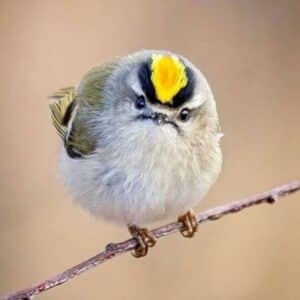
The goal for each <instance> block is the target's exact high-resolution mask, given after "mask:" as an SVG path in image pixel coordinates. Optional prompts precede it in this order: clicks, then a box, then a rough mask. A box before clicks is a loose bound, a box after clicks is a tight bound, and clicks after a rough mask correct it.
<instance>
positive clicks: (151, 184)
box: [49, 50, 223, 257]
mask: <svg viewBox="0 0 300 300" xmlns="http://www.w3.org/2000/svg"><path fill="white" fill-rule="evenodd" d="M49 106H50V111H51V117H52V122H53V124H54V127H55V128H56V131H57V133H58V135H59V136H60V138H61V140H62V147H61V148H62V149H61V152H60V155H59V169H60V173H61V175H62V180H63V182H64V185H65V186H66V188H67V189H68V190H69V191H70V193H71V195H72V198H74V201H75V202H77V203H79V204H80V205H81V206H82V207H83V208H85V209H86V210H88V211H89V212H90V213H91V214H92V215H94V216H96V217H99V218H102V219H104V220H107V221H110V222H114V223H117V224H119V225H121V226H127V227H128V230H129V233H130V234H131V236H132V237H134V238H135V239H136V241H137V246H136V248H135V249H134V250H133V252H132V254H133V256H135V257H144V256H145V255H147V253H148V249H149V247H153V246H154V245H155V244H156V237H155V236H154V234H153V233H152V232H151V231H150V230H148V228H147V226H148V224H149V223H152V222H155V221H160V220H163V219H165V218H173V217H174V218H175V217H177V220H178V221H179V222H181V223H182V226H181V229H179V230H180V232H181V234H182V235H183V236H184V237H187V238H191V237H193V236H194V234H195V233H196V231H197V225H198V224H197V219H196V216H195V213H194V211H193V208H194V207H195V205H196V204H198V202H199V201H200V200H201V199H202V198H204V196H205V195H206V194H207V192H208V191H209V189H210V187H211V186H212V185H213V184H214V183H215V181H216V179H217V177H218V176H219V173H220V171H221V167H222V151H221V147H220V139H221V137H222V136H223V133H222V130H221V126H220V122H219V117H218V113H217V108H216V101H215V99H214V95H213V93H212V90H211V88H210V85H209V83H208V81H207V79H206V77H205V76H204V75H203V73H202V72H201V71H200V70H199V69H198V68H197V67H196V66H195V65H194V64H193V63H192V62H190V61H189V60H188V59H187V58H186V57H184V56H182V55H179V54H176V53H174V52H171V51H168V50H140V51H137V52H135V53H132V54H128V55H126V56H122V57H117V58H114V59H112V60H111V61H109V62H107V63H104V64H101V65H98V66H95V67H93V68H91V69H90V70H89V71H88V72H87V73H86V74H85V75H84V76H83V78H82V79H81V80H80V81H79V84H78V85H77V86H75V87H74V86H69V87H66V88H62V89H60V90H58V91H57V92H55V93H54V94H53V95H52V96H51V101H50V104H49ZM146 225H147V226H146Z"/></svg>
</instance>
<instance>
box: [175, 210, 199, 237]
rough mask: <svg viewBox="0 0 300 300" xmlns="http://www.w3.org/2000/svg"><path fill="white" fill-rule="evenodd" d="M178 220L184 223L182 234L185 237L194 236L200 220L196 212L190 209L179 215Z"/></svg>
mask: <svg viewBox="0 0 300 300" xmlns="http://www.w3.org/2000/svg"><path fill="white" fill-rule="evenodd" d="M178 222H181V223H182V224H183V227H182V228H181V229H180V232H181V234H182V235H183V236H184V237H187V238H192V237H193V236H194V234H195V233H196V231H197V228H198V222H197V218H196V216H195V214H194V212H193V211H192V210H189V211H188V212H187V213H186V214H184V215H182V216H179V217H178Z"/></svg>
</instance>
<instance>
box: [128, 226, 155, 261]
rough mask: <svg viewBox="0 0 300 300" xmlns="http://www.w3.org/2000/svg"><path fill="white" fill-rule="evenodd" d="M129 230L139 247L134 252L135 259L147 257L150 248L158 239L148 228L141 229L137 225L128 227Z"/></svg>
mask: <svg viewBox="0 0 300 300" xmlns="http://www.w3.org/2000/svg"><path fill="white" fill-rule="evenodd" d="M128 230H129V232H130V234H131V235H132V237H134V238H135V239H136V240H137V242H138V245H137V247H136V248H135V249H134V251H133V252H132V255H133V256H134V257H143V256H145V255H147V253H148V248H149V247H153V246H154V245H155V244H156V237H155V236H154V234H153V233H152V232H151V231H149V230H148V229H147V228H140V227H138V226H136V225H128Z"/></svg>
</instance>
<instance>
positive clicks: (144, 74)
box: [138, 62, 195, 108]
mask: <svg viewBox="0 0 300 300" xmlns="http://www.w3.org/2000/svg"><path fill="white" fill-rule="evenodd" d="M186 75H187V78H188V83H187V85H186V86H185V87H184V88H182V89H181V90H180V91H179V92H178V93H177V95H175V96H174V98H173V100H172V101H171V102H170V103H164V104H162V103H161V102H160V101H159V100H158V99H157V97H156V93H155V89H154V86H153V83H152V81H151V69H150V63H148V62H145V63H143V64H142V66H141V67H140V69H139V71H138V78H139V81H140V84H141V87H142V90H143V91H144V93H145V95H146V96H147V98H148V100H149V101H150V102H151V103H156V104H160V105H166V106H169V107H173V108H177V107H179V106H181V105H182V104H183V103H185V102H186V101H188V100H190V99H191V98H192V96H193V92H194V88H195V78H194V74H193V71H192V70H191V69H190V68H188V67H186Z"/></svg>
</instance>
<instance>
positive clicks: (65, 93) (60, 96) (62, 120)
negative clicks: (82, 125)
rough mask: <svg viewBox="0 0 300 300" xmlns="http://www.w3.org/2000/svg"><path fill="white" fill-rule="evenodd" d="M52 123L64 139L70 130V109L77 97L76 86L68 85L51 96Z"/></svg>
mask: <svg viewBox="0 0 300 300" xmlns="http://www.w3.org/2000/svg"><path fill="white" fill-rule="evenodd" d="M49 98H50V99H52V101H51V102H50V104H49V107H50V111H51V118H52V123H53V125H54V127H55V129H56V131H57V133H58V135H59V136H60V137H61V138H62V139H64V138H65V136H66V134H67V132H68V121H69V117H70V116H67V114H69V113H68V112H69V110H70V108H71V104H72V103H73V102H74V99H75V88H74V87H66V88H62V89H60V90H58V91H57V92H55V93H54V94H53V95H51V96H50V97H49Z"/></svg>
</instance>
